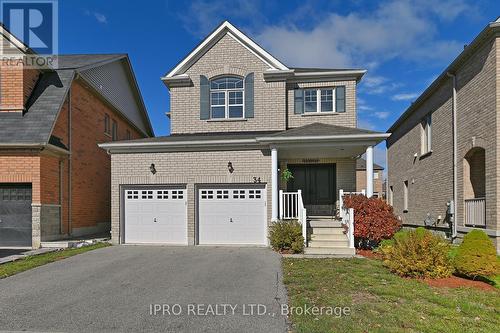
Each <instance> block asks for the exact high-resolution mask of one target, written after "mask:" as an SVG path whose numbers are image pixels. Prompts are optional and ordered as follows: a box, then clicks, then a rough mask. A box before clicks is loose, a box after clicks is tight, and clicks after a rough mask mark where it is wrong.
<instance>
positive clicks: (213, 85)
mask: <svg viewBox="0 0 500 333" xmlns="http://www.w3.org/2000/svg"><path fill="white" fill-rule="evenodd" d="M243 94H244V88H243V78H240V77H235V76H224V77H219V78H217V79H213V80H211V81H210V116H211V118H214V119H221V118H243V117H244V114H243V113H244V112H243V110H244V105H243V100H244V99H243Z"/></svg>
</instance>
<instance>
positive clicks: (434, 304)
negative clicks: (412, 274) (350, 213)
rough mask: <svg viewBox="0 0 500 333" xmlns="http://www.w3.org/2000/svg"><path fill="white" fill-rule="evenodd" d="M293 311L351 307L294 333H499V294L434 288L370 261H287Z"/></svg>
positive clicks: (299, 323) (303, 318) (297, 323)
mask: <svg viewBox="0 0 500 333" xmlns="http://www.w3.org/2000/svg"><path fill="white" fill-rule="evenodd" d="M283 270H284V283H285V285H286V287H287V290H288V297H289V305H290V306H295V307H298V306H304V305H305V304H307V305H309V306H332V307H349V308H350V311H351V315H349V316H343V317H340V318H339V317H336V316H332V315H326V314H323V315H318V316H313V315H297V314H292V315H291V320H292V323H293V330H294V331H295V332H317V333H320V332H448V333H450V332H498V331H497V330H498V327H500V316H499V309H500V291H497V290H494V291H482V290H478V289H471V288H458V289H449V288H433V287H429V286H428V285H426V284H424V283H423V282H420V281H417V280H410V279H403V278H400V277H399V276H396V275H394V274H392V273H390V272H389V271H388V270H387V269H386V268H384V267H383V266H382V263H381V261H379V260H371V259H291V258H285V259H283Z"/></svg>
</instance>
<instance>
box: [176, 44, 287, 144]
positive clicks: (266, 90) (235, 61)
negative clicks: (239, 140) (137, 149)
mask: <svg viewBox="0 0 500 333" xmlns="http://www.w3.org/2000/svg"><path fill="white" fill-rule="evenodd" d="M267 69H268V66H267V65H266V64H264V63H263V62H262V61H261V60H260V59H259V58H257V56H255V55H254V54H253V53H252V52H250V51H249V50H248V49H246V48H245V47H244V46H242V45H241V44H240V43H239V42H237V41H236V40H235V39H233V37H230V36H229V35H227V34H226V35H224V36H223V37H222V38H221V39H220V40H219V42H218V43H217V44H216V45H214V46H213V47H212V48H211V49H210V50H208V51H207V52H206V53H205V54H204V55H203V57H201V58H200V59H199V60H198V61H197V62H196V63H195V64H193V66H191V67H190V68H189V69H188V70H187V71H186V73H187V74H188V75H189V76H190V77H191V80H192V81H193V86H191V87H181V88H171V89H170V110H171V132H172V134H179V133H195V132H237V131H266V130H284V129H285V103H286V102H285V97H286V94H285V83H284V82H270V83H268V82H265V81H264V77H263V72H264V71H265V70H267ZM251 72H253V73H254V76H255V77H254V118H247V119H246V120H240V121H224V120H222V121H221V120H219V121H216V120H213V121H212V120H200V75H205V76H207V78H209V79H210V78H212V77H215V76H218V75H223V74H234V75H239V76H245V75H246V74H248V73H251Z"/></svg>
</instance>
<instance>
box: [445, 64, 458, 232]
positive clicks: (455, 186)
mask: <svg viewBox="0 0 500 333" xmlns="http://www.w3.org/2000/svg"><path fill="white" fill-rule="evenodd" d="M446 75H448V77H451V79H452V83H453V97H452V123H453V230H452V236H451V239H452V240H454V239H455V238H457V210H458V209H457V206H458V204H457V199H458V184H457V182H458V171H457V156H458V151H457V149H458V148H457V77H456V75H455V74H452V73H450V72H448V73H446Z"/></svg>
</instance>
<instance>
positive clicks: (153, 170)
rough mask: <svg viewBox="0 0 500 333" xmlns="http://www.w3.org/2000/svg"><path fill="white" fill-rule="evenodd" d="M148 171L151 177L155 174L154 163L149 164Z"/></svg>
mask: <svg viewBox="0 0 500 333" xmlns="http://www.w3.org/2000/svg"><path fill="white" fill-rule="evenodd" d="M149 171H151V173H152V174H153V175H154V174H156V168H155V164H154V163H151V165H150V166H149Z"/></svg>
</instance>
